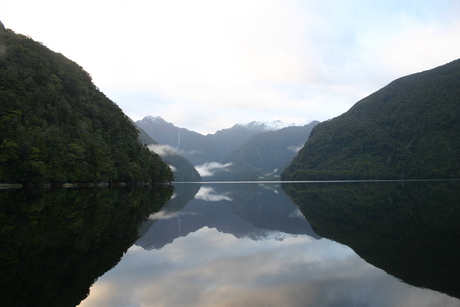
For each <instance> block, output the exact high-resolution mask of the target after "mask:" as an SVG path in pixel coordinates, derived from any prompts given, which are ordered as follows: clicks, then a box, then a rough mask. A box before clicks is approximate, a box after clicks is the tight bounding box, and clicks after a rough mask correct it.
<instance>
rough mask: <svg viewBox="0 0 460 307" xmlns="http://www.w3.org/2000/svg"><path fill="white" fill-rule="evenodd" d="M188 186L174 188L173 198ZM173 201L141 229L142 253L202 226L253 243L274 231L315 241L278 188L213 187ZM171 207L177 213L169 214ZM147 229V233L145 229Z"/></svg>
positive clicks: (296, 209)
mask: <svg viewBox="0 0 460 307" xmlns="http://www.w3.org/2000/svg"><path fill="white" fill-rule="evenodd" d="M187 186H190V185H188V184H177V185H175V187H176V193H177V194H176V195H177V196H176V197H179V195H180V191H181V190H182V189H183V188H184V187H187ZM175 199H176V198H174V199H172V200H171V201H170V203H169V204H168V205H167V206H165V208H164V209H163V210H162V211H161V212H159V214H157V215H154V216H152V217H151V220H153V221H151V220H149V221H147V222H145V223H144V225H143V226H142V228H143V229H144V230H143V233H144V235H143V236H142V237H141V238H140V239H139V240H138V241H137V242H136V244H137V245H140V246H142V247H144V248H145V249H152V248H162V247H163V246H164V245H166V244H168V243H171V242H172V241H174V239H176V238H178V237H182V236H186V235H187V234H189V233H191V232H195V231H197V230H198V229H201V228H203V227H205V226H207V227H209V228H216V229H217V230H219V231H221V232H224V233H230V234H233V235H234V236H235V237H238V238H240V237H249V238H252V239H254V240H257V239H263V238H265V237H268V236H271V235H273V234H274V233H275V231H281V232H284V233H287V234H294V235H296V234H307V235H309V236H312V237H315V238H318V236H317V235H316V234H315V232H314V231H313V230H312V229H311V227H310V225H309V224H308V222H307V221H306V220H305V218H304V217H303V216H302V215H301V214H300V212H299V210H298V207H297V206H295V205H294V204H293V203H292V201H291V200H290V199H289V198H288V197H287V196H286V195H285V194H284V193H283V191H282V190H281V188H280V187H279V186H275V185H263V186H262V185H256V184H214V185H207V186H202V187H201V189H200V190H199V191H198V193H197V194H196V195H195V198H194V199H193V200H191V201H189V202H188V203H187V198H186V197H185V198H183V203H182V205H183V206H184V208H183V209H182V210H180V207H181V206H180V205H178V204H177V203H174V200H175ZM172 204H174V206H176V207H177V208H178V209H179V210H180V211H179V210H177V211H176V210H171V205H172ZM146 228H149V230H148V231H146V230H145V229H146Z"/></svg>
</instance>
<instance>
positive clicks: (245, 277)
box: [80, 227, 460, 307]
mask: <svg viewBox="0 0 460 307" xmlns="http://www.w3.org/2000/svg"><path fill="white" fill-rule="evenodd" d="M80 306H82V307H96V306H97V307H101V306H142V307H148V306H155V307H163V306H164V307H166V306H167V307H174V306H178V307H185V306H200V307H208V306H209V307H211V306H212V307H216V306H217V307H220V306H222V307H227V306H228V307H230V306H265V307H266V306H276V307H279V306H382V307H384V306H401V307H406V306H411V307H412V306H418V307H419V306H460V301H459V300H457V299H453V298H449V297H448V296H445V295H442V294H438V293H436V292H433V291H430V290H421V289H418V288H415V287H411V286H408V285H406V284H403V283H401V282H399V281H398V280H396V279H395V278H393V277H391V276H388V275H387V274H386V273H384V272H383V271H382V270H379V269H376V268H374V267H373V266H371V265H369V264H367V263H366V262H365V261H363V260H362V259H361V258H359V257H358V256H357V255H356V254H355V253H354V252H353V251H352V250H351V249H349V248H348V247H346V246H344V245H340V244H337V243H335V242H332V241H329V240H326V239H321V240H314V239H312V238H310V237H308V236H294V237H291V238H287V239H285V240H283V241H279V240H275V239H267V240H262V241H253V240H251V239H236V238H235V237H234V236H232V235H229V234H224V233H220V232H218V231H217V230H215V229H210V228H208V227H203V228H201V229H200V230H198V231H196V232H194V233H191V234H189V235H188V236H187V237H181V238H178V239H176V240H175V241H174V242H173V243H171V244H168V245H166V246H165V247H164V248H162V249H161V250H150V251H146V250H144V249H142V248H141V247H138V246H133V247H131V248H130V249H129V251H128V252H127V254H126V255H125V256H124V258H123V259H122V260H121V262H120V263H119V264H118V265H117V266H116V267H115V268H114V269H113V270H111V271H109V272H108V273H107V274H105V275H104V276H103V277H101V278H100V279H99V280H98V281H97V282H96V283H95V284H94V286H93V287H92V288H91V292H90V296H89V297H88V298H87V299H86V300H85V301H83V302H82V304H81V305H80Z"/></svg>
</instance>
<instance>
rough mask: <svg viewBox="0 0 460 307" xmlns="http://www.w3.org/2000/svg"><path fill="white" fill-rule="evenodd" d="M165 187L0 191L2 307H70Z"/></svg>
mask: <svg viewBox="0 0 460 307" xmlns="http://www.w3.org/2000/svg"><path fill="white" fill-rule="evenodd" d="M171 194H172V189H171V188H170V187H156V186H155V187H143V188H122V189H120V188H118V189H111V188H106V189H81V190H79V189H70V190H65V189H61V190H51V191H49V190H20V191H8V192H6V191H1V192H0V230H1V231H0V272H1V274H0V306H21V307H23V306H24V307H25V306H33V307H36V306H47V307H49V306H58V307H63V306H72V307H73V306H76V305H78V304H79V303H80V301H81V300H83V299H84V298H85V297H86V296H87V295H88V293H89V288H90V286H91V285H92V284H93V283H94V281H95V279H96V278H98V277H99V276H101V275H102V274H104V273H105V272H106V271H108V270H109V269H111V268H112V267H113V266H114V265H115V264H116V263H118V261H119V260H120V258H121V257H122V255H123V253H124V252H125V251H126V250H127V249H128V248H129V247H130V246H131V245H132V244H133V243H134V241H135V240H136V239H137V236H138V235H137V228H138V227H139V225H140V223H141V222H142V221H143V220H144V219H145V218H146V217H147V216H148V215H149V214H150V213H151V212H155V211H158V210H159V209H160V208H161V207H162V206H163V205H164V204H165V203H166V201H167V200H168V198H169V197H170V196H171Z"/></svg>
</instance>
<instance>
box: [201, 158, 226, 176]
mask: <svg viewBox="0 0 460 307" xmlns="http://www.w3.org/2000/svg"><path fill="white" fill-rule="evenodd" d="M230 166H232V163H225V164H222V163H218V162H206V163H203V164H200V165H196V166H195V169H196V170H197V172H198V173H199V174H200V176H201V177H211V176H214V173H215V172H217V171H226V168H228V167H230Z"/></svg>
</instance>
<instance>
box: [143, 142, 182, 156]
mask: <svg viewBox="0 0 460 307" xmlns="http://www.w3.org/2000/svg"><path fill="white" fill-rule="evenodd" d="M148 148H149V149H150V150H151V151H153V152H155V153H156V154H157V155H159V156H161V157H164V156H168V155H177V152H176V150H175V149H174V148H173V147H171V146H169V145H160V144H150V145H149V146H148Z"/></svg>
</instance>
